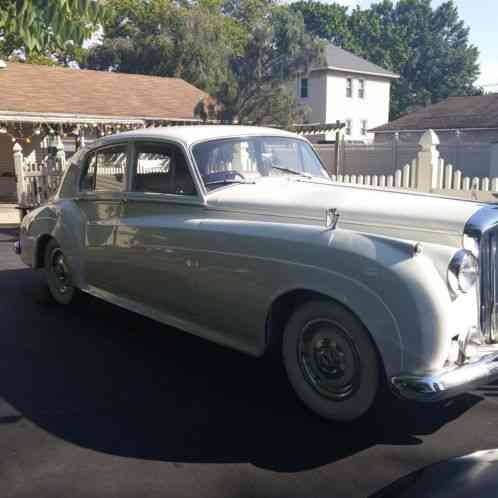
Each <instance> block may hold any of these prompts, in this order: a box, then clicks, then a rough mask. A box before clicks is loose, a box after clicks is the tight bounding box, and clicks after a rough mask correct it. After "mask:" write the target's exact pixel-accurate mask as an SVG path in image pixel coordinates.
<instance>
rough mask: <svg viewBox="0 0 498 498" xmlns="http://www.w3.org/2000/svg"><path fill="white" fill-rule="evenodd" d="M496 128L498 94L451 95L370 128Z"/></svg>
mask: <svg viewBox="0 0 498 498" xmlns="http://www.w3.org/2000/svg"><path fill="white" fill-rule="evenodd" d="M430 128H432V129H433V130H456V129H463V128H484V129H486V128H498V94H489V95H480V96H477V97H450V98H448V99H446V100H444V101H443V102H439V103H438V104H433V105H429V106H427V107H424V108H423V109H420V110H419V111H415V112H411V113H409V114H406V115H404V116H402V117H400V118H399V119H396V120H394V121H391V122H390V123H387V124H385V125H382V126H379V127H377V128H374V129H373V130H370V131H373V132H383V131H402V130H403V131H415V130H428V129H430Z"/></svg>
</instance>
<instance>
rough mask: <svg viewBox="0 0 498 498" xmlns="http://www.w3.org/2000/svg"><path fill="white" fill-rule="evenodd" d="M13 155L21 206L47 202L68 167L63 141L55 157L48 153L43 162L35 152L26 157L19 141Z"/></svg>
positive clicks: (27, 206)
mask: <svg viewBox="0 0 498 498" xmlns="http://www.w3.org/2000/svg"><path fill="white" fill-rule="evenodd" d="M13 156H14V167H15V171H16V177H17V204H18V205H19V207H21V208H24V209H29V208H33V207H36V206H39V205H40V204H43V203H45V202H46V201H47V200H48V199H49V198H50V197H51V196H53V195H54V194H55V193H56V192H57V189H58V188H59V184H60V181H61V178H62V175H63V173H64V170H65V167H66V158H65V154H64V148H63V146H62V142H60V144H59V146H58V148H57V153H56V154H55V156H54V157H52V156H49V155H47V156H45V157H44V158H43V160H42V161H41V162H38V161H37V160H36V155H35V154H34V153H33V154H31V155H29V156H27V157H24V155H23V152H22V147H21V145H20V144H19V143H16V144H14V147H13Z"/></svg>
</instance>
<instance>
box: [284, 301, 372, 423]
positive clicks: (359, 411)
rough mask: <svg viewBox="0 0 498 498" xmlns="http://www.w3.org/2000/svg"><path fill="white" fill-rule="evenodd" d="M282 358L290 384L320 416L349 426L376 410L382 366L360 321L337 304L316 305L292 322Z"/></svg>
mask: <svg viewBox="0 0 498 498" xmlns="http://www.w3.org/2000/svg"><path fill="white" fill-rule="evenodd" d="M282 354H283V361H284V365H285V369H286V371H287V376H288V378H289V381H290V383H291V385H292V387H293V388H294V390H295V392H296V394H297V395H298V397H299V398H300V399H301V401H302V402H303V403H304V404H305V405H306V406H307V407H308V408H310V409H311V410H312V411H313V412H315V413H317V414H318V415H320V416H322V417H324V418H326V419H329V420H336V421H343V422H346V421H347V422H349V421H352V420H355V419H357V418H359V417H361V416H362V415H363V414H365V413H366V412H367V411H368V410H369V409H370V407H371V406H372V405H373V403H374V401H375V399H376V396H377V393H378V391H379V386H380V384H381V382H380V378H381V371H382V369H381V364H380V359H379V355H378V353H377V350H376V348H375V345H374V344H373V342H372V339H371V337H370V335H369V333H368V331H367V330H366V329H365V327H364V326H363V324H362V323H361V322H360V320H359V319H358V318H357V317H356V316H355V315H354V314H353V313H351V312H350V311H349V310H348V309H346V308H345V307H344V306H342V305H340V304H338V303H335V302H332V301H325V300H324V301H312V302H309V303H306V304H304V305H302V306H301V307H300V308H298V309H297V310H296V311H295V312H294V313H293V314H292V316H291V317H290V319H289V321H288V323H287V325H286V327H285V331H284V336H283V341H282Z"/></svg>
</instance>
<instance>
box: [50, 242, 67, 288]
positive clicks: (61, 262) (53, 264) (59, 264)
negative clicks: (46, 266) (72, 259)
mask: <svg viewBox="0 0 498 498" xmlns="http://www.w3.org/2000/svg"><path fill="white" fill-rule="evenodd" d="M50 271H51V273H52V276H53V279H52V281H53V283H54V285H55V288H56V290H57V292H59V293H60V294H66V293H68V292H69V291H70V290H71V289H72V284H71V276H70V272H69V268H68V266H67V263H66V260H65V258H64V254H63V253H62V251H61V250H60V249H58V248H57V249H54V251H53V252H52V255H51V258H50Z"/></svg>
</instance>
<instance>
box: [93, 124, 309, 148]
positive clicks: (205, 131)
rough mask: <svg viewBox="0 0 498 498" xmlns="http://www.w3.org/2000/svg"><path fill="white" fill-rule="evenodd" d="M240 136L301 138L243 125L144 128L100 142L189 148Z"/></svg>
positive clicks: (285, 132)
mask: <svg viewBox="0 0 498 498" xmlns="http://www.w3.org/2000/svg"><path fill="white" fill-rule="evenodd" d="M240 136H272V137H289V138H301V137H299V135H296V134H295V133H291V132H289V131H285V130H279V129H278V128H265V127H261V126H241V125H197V126H164V127H160V128H143V129H138V130H133V131H126V132H124V133H117V134H115V135H110V136H108V137H105V138H102V139H101V140H99V144H108V143H113V142H115V141H121V140H123V139H124V138H125V139H127V140H133V139H142V140H143V139H144V138H145V139H146V138H164V139H169V140H174V141H176V142H182V143H183V144H184V145H186V146H189V145H192V144H193V143H196V142H202V141H205V140H212V139H220V138H229V137H240Z"/></svg>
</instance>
